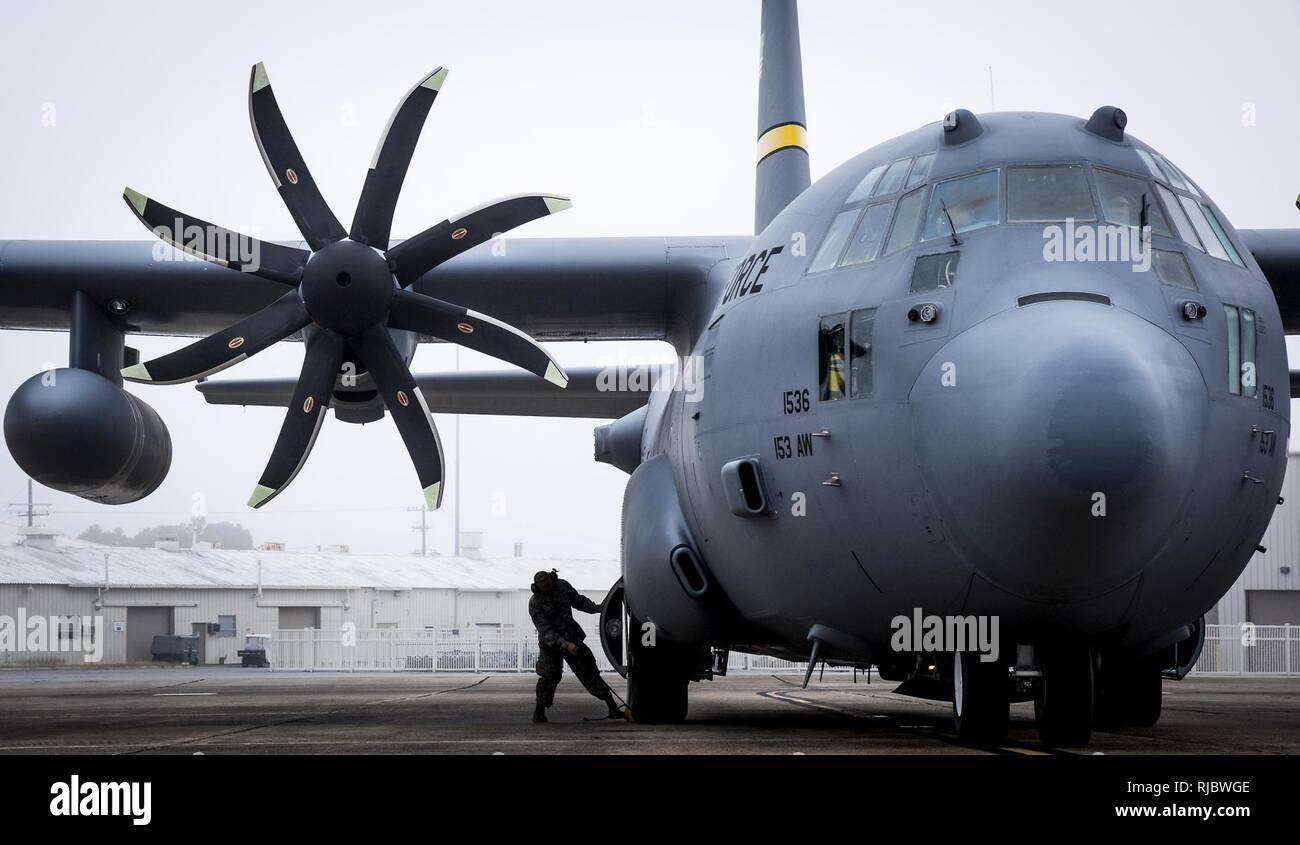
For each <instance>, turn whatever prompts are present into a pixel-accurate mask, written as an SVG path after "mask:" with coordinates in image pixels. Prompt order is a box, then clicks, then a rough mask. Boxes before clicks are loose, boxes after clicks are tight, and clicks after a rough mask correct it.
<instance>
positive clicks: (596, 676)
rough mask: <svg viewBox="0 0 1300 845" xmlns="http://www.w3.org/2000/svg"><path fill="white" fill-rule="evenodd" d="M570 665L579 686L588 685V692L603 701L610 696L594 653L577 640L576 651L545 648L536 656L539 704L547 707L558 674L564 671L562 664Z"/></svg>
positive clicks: (552, 697) (553, 692)
mask: <svg viewBox="0 0 1300 845" xmlns="http://www.w3.org/2000/svg"><path fill="white" fill-rule="evenodd" d="M565 663H568V664H569V669H570V670H572V672H573V674H574V675H576V676H577V678H578V680H579V681H581V682H582V685H583V686H584V687H586V688H587V692H589V693H591V694H592V695H594V696H595V697H596V698H599V699H600V700H601V701H606V700H608V699H609V697H610V693H609V687H608V686H607V685H606V684H605V682H604V681H603V680H601V677H600V669H599V668H598V667H597V666H596V655H594V654H592V653H591V649H589V648H587V646H586V645H584V644H583V643H578V653H577V654H569V652H568V650H567V649H563V648H545V647H543V648H542V650H541V652H540V653H539V654H538V655H537V675H538V678H537V703H538V704H539V705H541V706H542V707H550V706H551V703H552V702H553V701H555V688H556V687H558V686H559V685H560V675H561V674H563V672H564V664H565Z"/></svg>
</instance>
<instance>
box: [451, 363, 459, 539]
mask: <svg viewBox="0 0 1300 845" xmlns="http://www.w3.org/2000/svg"><path fill="white" fill-rule="evenodd" d="M456 372H458V373H459V372H460V345H459V344H457V345H456ZM455 479H456V486H455V487H454V488H453V497H454V498H453V502H454V505H455V511H456V519H455V521H454V522H453V523H452V527H451V530H452V533H453V534H454V535H455V536H454V537H453V538H452V548H453V549H454V550H455V555H456V557H460V414H457V415H456V476H455Z"/></svg>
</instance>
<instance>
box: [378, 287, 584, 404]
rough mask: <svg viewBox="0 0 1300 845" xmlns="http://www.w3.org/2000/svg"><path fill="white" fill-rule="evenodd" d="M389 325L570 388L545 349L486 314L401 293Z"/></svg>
mask: <svg viewBox="0 0 1300 845" xmlns="http://www.w3.org/2000/svg"><path fill="white" fill-rule="evenodd" d="M388 325H390V326H392V327H393V328H395V329H405V330H406V331H409V332H418V333H420V334H427V335H432V336H434V337H436V338H438V339H440V340H445V341H447V342H448V343H457V344H460V345H461V346H464V347H466V348H467V349H473V350H475V351H476V352H482V353H483V354H484V355H491V356H492V357H493V358H496V359H498V360H501V361H505V362H506V363H508V364H514V365H515V366H517V367H522V368H523V369H525V370H527V371H528V372H530V373H533V374H534V375H538V376H541V377H542V378H544V379H546V380H547V381H549V382H550V383H551V384H554V385H557V386H559V387H567V386H568V384H569V377H568V375H566V374H565V372H564V370H563V369H562V368H561V367H560V365H559V364H558V363H556V361H555V359H554V358H552V357H551V355H550V353H548V352H547V351H546V350H545V349H543V348H542V347H541V345H540V344H538V342H537V341H535V340H533V339H532V338H531V337H529V336H528V335H526V334H524V333H523V332H521V331H520V330H519V329H517V328H515V327H514V326H512V325H509V324H508V323H503V322H501V321H500V320H496V319H493V318H492V317H489V316H487V315H486V314H480V313H478V312H477V311H471V310H469V309H468V308H462V307H461V306H459V305H453V304H452V303H450V302H444V301H442V300H441V299H434V298H433V297H432V296H425V295H424V294H422V293H416V292H415V291H409V290H399V291H398V292H397V293H396V295H395V296H394V298H393V305H392V310H391V311H389V314H388Z"/></svg>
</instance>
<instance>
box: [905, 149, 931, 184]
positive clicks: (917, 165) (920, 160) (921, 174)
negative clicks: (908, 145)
mask: <svg viewBox="0 0 1300 845" xmlns="http://www.w3.org/2000/svg"><path fill="white" fill-rule="evenodd" d="M933 164H934V153H926V154H925V155H923V156H917V157H916V161H915V162H914V163H913V164H912V172H911V173H910V174H908V177H907V185H906V186H905V187H908V188H915V187H916V186H917V185H920V184H921V183H922V182H924V181H925V180H926V179H929V178H930V167H931V165H933Z"/></svg>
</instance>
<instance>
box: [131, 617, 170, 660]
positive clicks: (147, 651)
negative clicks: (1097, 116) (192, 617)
mask: <svg viewBox="0 0 1300 845" xmlns="http://www.w3.org/2000/svg"><path fill="white" fill-rule="evenodd" d="M172 618H173V614H172V609H171V608H170V607H128V608H127V609H126V659H127V660H129V661H142V662H146V663H147V662H149V661H150V660H153V638H154V637H162V636H167V635H168V634H170V633H172Z"/></svg>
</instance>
